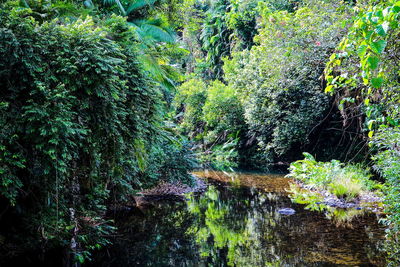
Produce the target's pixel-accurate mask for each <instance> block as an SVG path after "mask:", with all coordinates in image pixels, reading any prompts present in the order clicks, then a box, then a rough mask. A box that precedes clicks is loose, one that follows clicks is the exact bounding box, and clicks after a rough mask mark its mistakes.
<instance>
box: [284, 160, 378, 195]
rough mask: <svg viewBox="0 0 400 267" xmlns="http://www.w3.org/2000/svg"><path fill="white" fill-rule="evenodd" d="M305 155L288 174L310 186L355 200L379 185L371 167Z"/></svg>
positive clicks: (291, 166)
mask: <svg viewBox="0 0 400 267" xmlns="http://www.w3.org/2000/svg"><path fill="white" fill-rule="evenodd" d="M303 155H304V157H305V158H304V159H303V160H298V161H296V162H294V163H292V164H291V165H290V168H289V170H290V173H289V174H288V176H289V177H292V178H294V179H296V180H298V181H300V182H302V183H303V184H305V185H307V187H308V188H313V189H316V190H320V191H328V192H329V193H331V194H333V195H335V196H336V197H337V198H339V199H344V200H346V201H353V200H355V199H357V198H359V197H360V196H361V195H362V194H363V193H365V192H368V191H371V190H373V189H376V188H378V187H379V185H378V184H377V183H376V182H374V181H372V180H371V174H370V173H369V169H368V168H365V167H363V166H362V165H360V164H356V165H353V164H348V165H344V164H343V163H341V162H339V161H337V160H332V161H330V162H318V161H316V160H315V158H314V157H313V156H312V155H311V154H309V153H303Z"/></svg>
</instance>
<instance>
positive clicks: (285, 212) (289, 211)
mask: <svg viewBox="0 0 400 267" xmlns="http://www.w3.org/2000/svg"><path fill="white" fill-rule="evenodd" d="M278 213H280V214H283V215H293V214H295V213H296V211H295V210H294V209H291V208H283V209H279V210H278Z"/></svg>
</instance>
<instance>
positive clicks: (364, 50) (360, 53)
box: [357, 45, 368, 57]
mask: <svg viewBox="0 0 400 267" xmlns="http://www.w3.org/2000/svg"><path fill="white" fill-rule="evenodd" d="M367 48H368V46H366V45H360V47H359V48H358V49H357V54H358V56H360V57H362V56H364V55H365V53H367Z"/></svg>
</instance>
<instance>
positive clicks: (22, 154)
mask: <svg viewBox="0 0 400 267" xmlns="http://www.w3.org/2000/svg"><path fill="white" fill-rule="evenodd" d="M38 12H40V10H39V11H38V10H32V9H30V8H20V7H19V5H18V3H15V2H9V3H6V4H5V5H3V6H2V10H1V11H0V25H1V28H0V36H1V42H0V56H1V57H2V60H1V62H0V88H1V90H2V93H1V96H0V103H1V110H0V122H1V125H2V128H1V130H0V151H1V157H0V173H1V177H0V182H1V187H0V196H1V200H0V201H1V203H2V205H4V206H5V207H6V209H5V210H4V211H2V213H4V212H7V213H5V215H4V214H2V217H3V218H2V222H3V223H4V224H5V226H4V227H5V229H7V232H4V231H2V234H4V235H6V238H7V239H8V238H10V239H12V238H13V235H15V234H17V233H16V231H18V232H19V231H23V233H24V235H27V236H29V238H25V239H24V240H21V241H22V242H21V243H17V245H18V246H21V248H22V249H23V248H24V247H26V246H32V247H44V248H46V247H52V246H54V245H57V246H58V245H62V246H66V247H70V249H71V250H72V252H73V253H74V255H73V257H75V258H76V259H79V260H83V259H84V257H86V256H88V255H89V251H90V250H91V249H94V248H96V247H101V246H103V245H105V244H107V242H108V241H107V238H106V234H109V233H110V231H112V226H111V225H110V224H109V223H108V222H107V221H106V219H105V217H104V216H105V212H106V209H107V204H109V203H110V202H119V201H127V200H129V199H130V198H131V196H132V195H133V194H134V193H135V192H136V191H137V190H140V189H142V188H145V187H148V186H152V185H155V184H156V183H157V182H158V181H160V180H162V179H168V180H183V181H185V182H187V183H190V182H191V178H190V177H191V176H190V175H189V174H188V170H189V169H191V168H192V166H193V159H191V158H190V156H188V155H189V154H188V150H187V148H186V147H184V146H183V145H181V141H180V140H179V138H176V137H175V135H176V134H175V133H174V131H173V129H168V127H167V125H164V122H163V117H162V116H163V114H164V113H165V111H164V109H165V105H164V104H163V99H164V97H163V90H162V89H161V87H160V83H159V82H160V80H157V79H155V78H154V76H153V74H154V73H149V72H147V69H146V68H144V67H143V65H142V61H140V59H141V58H142V57H143V54H141V53H143V50H142V46H141V44H142V43H141V41H140V40H139V39H138V38H137V34H136V30H135V28H133V27H131V26H130V25H129V24H128V23H127V22H126V19H124V18H122V17H119V16H116V15H110V16H109V17H107V19H103V20H99V18H98V17H89V16H86V17H82V18H75V19H68V18H66V17H62V18H60V19H57V18H55V19H53V20H50V21H41V20H38V19H36V15H37V14H38ZM5 216H6V217H5ZM16 218H23V220H22V221H19V223H15V222H13V220H15V219H16ZM8 220H9V221H8ZM11 225H12V229H13V230H11V231H9V227H11ZM25 231H28V232H29V234H28V233H25ZM27 236H26V237H27ZM17 240H18V238H17ZM72 260H74V259H72Z"/></svg>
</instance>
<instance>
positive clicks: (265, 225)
mask: <svg viewBox="0 0 400 267" xmlns="http://www.w3.org/2000/svg"><path fill="white" fill-rule="evenodd" d="M194 174H195V175H197V176H199V177H203V178H205V179H207V180H208V181H209V183H210V186H209V187H208V189H207V191H206V192H205V193H203V194H201V195H192V196H188V201H187V202H160V203H157V204H155V205H154V206H153V207H149V208H145V209H141V210H139V209H137V210H133V211H129V212H125V213H123V214H119V215H118V216H117V217H116V218H115V220H116V224H117V226H118V228H119V233H118V235H117V236H116V237H115V238H114V240H113V245H111V246H110V247H109V248H107V249H105V250H102V251H98V252H96V253H94V255H93V261H92V262H89V263H87V264H85V265H87V266H386V263H385V252H384V251H383V243H384V228H383V227H382V226H381V225H380V224H379V223H378V218H377V215H375V214H363V215H360V216H358V217H356V218H355V219H353V220H352V222H351V223H346V224H337V223H335V222H334V221H332V220H330V219H328V218H327V217H326V216H325V215H324V214H323V213H319V212H315V211H309V210H306V209H304V206H303V205H297V204H293V203H292V202H291V200H290V199H289V197H288V195H287V192H286V189H287V188H288V184H289V182H290V179H287V178H285V177H284V176H283V175H279V174H268V175H265V174H251V173H223V172H215V171H199V172H195V173H194ZM283 208H291V209H293V210H295V213H294V214H293V215H284V214H281V213H280V212H279V211H280V210H281V209H283Z"/></svg>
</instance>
